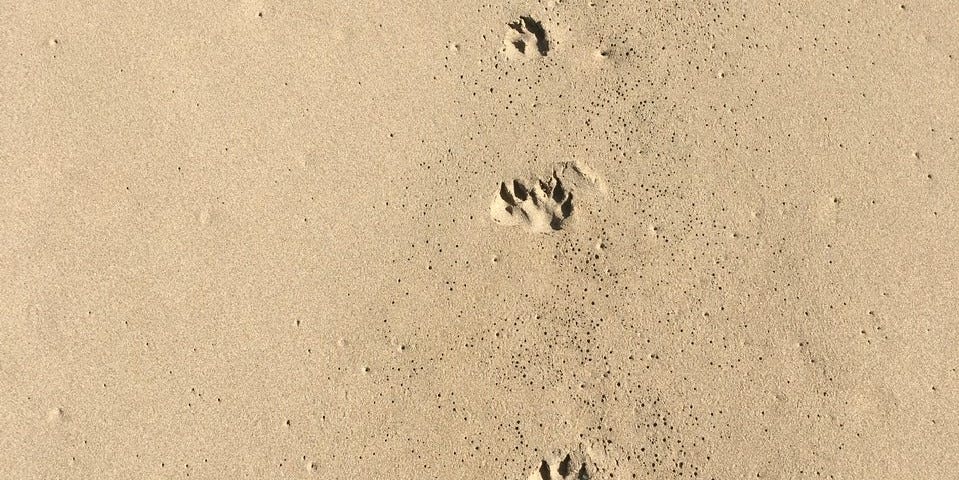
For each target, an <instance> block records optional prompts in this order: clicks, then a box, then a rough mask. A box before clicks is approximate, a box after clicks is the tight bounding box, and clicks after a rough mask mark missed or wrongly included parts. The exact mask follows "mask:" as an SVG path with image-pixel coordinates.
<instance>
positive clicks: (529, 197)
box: [490, 174, 573, 233]
mask: <svg viewBox="0 0 959 480" xmlns="http://www.w3.org/2000/svg"><path fill="white" fill-rule="evenodd" d="M572 214H573V193H572V192H571V191H569V190H568V189H566V188H565V187H564V186H563V181H562V180H560V178H559V177H558V176H557V175H556V174H553V176H552V177H550V178H548V179H546V180H543V179H536V180H533V181H532V182H530V183H529V184H527V183H526V182H525V181H523V180H520V179H516V180H513V181H512V182H509V183H507V182H503V183H501V184H500V188H499V193H498V194H497V196H496V197H495V198H494V199H493V203H492V205H490V215H491V216H492V217H493V220H495V221H496V222H498V223H500V224H503V225H520V226H522V227H524V228H526V229H527V230H529V231H532V232H539V233H548V232H553V231H556V230H560V229H562V228H563V223H565V222H566V219H568V218H569V216H570V215H572Z"/></svg>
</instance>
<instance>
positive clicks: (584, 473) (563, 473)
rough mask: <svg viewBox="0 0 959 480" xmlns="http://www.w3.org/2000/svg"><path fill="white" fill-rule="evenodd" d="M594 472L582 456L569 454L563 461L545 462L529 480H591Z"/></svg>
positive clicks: (555, 459) (550, 460) (551, 460)
mask: <svg viewBox="0 0 959 480" xmlns="http://www.w3.org/2000/svg"><path fill="white" fill-rule="evenodd" d="M591 478H593V470H592V469H591V468H589V466H588V462H587V461H586V459H585V458H583V457H582V456H580V455H575V454H567V455H566V456H565V457H562V459H559V458H558V457H557V458H554V459H548V460H543V462H542V463H540V465H539V469H538V470H536V471H535V472H533V473H532V474H530V476H529V480H590V479H591Z"/></svg>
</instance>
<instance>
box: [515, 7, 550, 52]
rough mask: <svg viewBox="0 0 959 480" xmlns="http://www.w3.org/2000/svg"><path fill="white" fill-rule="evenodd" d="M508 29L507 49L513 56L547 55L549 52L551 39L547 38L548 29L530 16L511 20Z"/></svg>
mask: <svg viewBox="0 0 959 480" xmlns="http://www.w3.org/2000/svg"><path fill="white" fill-rule="evenodd" d="M507 25H509V29H508V30H507V31H506V39H505V40H504V43H506V48H507V51H508V52H509V53H511V54H513V56H518V57H526V58H535V57H545V56H546V53H547V52H549V41H548V40H547V39H546V30H544V29H543V24H541V23H539V22H537V21H536V20H533V19H532V18H530V17H520V18H519V21H517V22H510V23H508V24H507Z"/></svg>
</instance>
